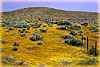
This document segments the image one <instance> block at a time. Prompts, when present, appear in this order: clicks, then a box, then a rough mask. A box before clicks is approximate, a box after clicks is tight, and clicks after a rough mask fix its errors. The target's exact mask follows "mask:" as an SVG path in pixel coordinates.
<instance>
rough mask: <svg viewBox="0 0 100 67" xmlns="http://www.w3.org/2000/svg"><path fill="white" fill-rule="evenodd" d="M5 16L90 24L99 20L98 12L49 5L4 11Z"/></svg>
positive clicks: (7, 17) (8, 17) (15, 18)
mask: <svg viewBox="0 0 100 67" xmlns="http://www.w3.org/2000/svg"><path fill="white" fill-rule="evenodd" d="M2 14H3V18H5V19H14V20H17V19H19V20H33V18H38V19H40V20H44V19H47V20H51V19H52V20H69V21H71V22H75V23H80V22H89V23H90V24H93V23H97V22H98V13H93V12H81V11H65V10H59V9H54V8H48V7H29V8H23V9H19V10H14V11H10V12H3V13H2Z"/></svg>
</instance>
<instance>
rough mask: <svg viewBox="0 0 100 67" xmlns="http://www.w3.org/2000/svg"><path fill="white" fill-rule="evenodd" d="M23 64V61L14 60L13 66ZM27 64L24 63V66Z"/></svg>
mask: <svg viewBox="0 0 100 67" xmlns="http://www.w3.org/2000/svg"><path fill="white" fill-rule="evenodd" d="M23 64H25V62H24V61H16V62H15V63H14V64H13V65H14V66H24V65H23ZM27 65H28V64H26V65H25V66H27Z"/></svg>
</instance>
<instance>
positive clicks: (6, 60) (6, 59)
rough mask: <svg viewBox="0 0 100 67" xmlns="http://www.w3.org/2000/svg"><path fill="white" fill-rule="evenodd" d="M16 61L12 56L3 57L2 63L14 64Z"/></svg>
mask: <svg viewBox="0 0 100 67" xmlns="http://www.w3.org/2000/svg"><path fill="white" fill-rule="evenodd" d="M14 60H15V58H14V57H13V56H10V55H7V56H5V55H2V56H1V63H2V64H12V62H13V61H14Z"/></svg>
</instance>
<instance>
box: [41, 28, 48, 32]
mask: <svg viewBox="0 0 100 67" xmlns="http://www.w3.org/2000/svg"><path fill="white" fill-rule="evenodd" d="M47 30H48V29H45V28H41V29H40V31H41V32H47Z"/></svg>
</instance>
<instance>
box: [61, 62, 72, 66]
mask: <svg viewBox="0 0 100 67" xmlns="http://www.w3.org/2000/svg"><path fill="white" fill-rule="evenodd" d="M68 64H72V62H68V61H61V62H60V65H61V66H67V65H68Z"/></svg>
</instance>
